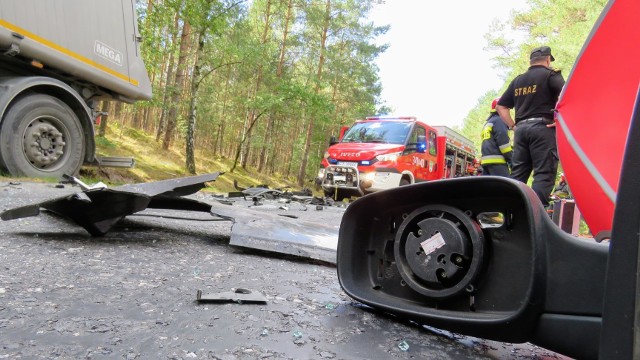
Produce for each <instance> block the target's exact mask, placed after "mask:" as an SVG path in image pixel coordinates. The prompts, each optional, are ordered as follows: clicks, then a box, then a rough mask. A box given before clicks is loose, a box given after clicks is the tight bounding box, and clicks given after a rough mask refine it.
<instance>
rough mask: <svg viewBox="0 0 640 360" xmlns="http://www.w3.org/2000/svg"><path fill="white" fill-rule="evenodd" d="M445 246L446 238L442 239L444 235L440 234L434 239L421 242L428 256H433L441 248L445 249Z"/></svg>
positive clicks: (434, 236)
mask: <svg viewBox="0 0 640 360" xmlns="http://www.w3.org/2000/svg"><path fill="white" fill-rule="evenodd" d="M444 244H445V242H444V238H443V237H442V235H441V234H440V233H436V234H435V235H433V236H432V237H430V238H428V239H427V240H425V241H423V242H421V243H420V246H422V250H424V253H425V254H426V255H431V253H433V252H434V251H436V250H438V249H440V248H441V247H443V246H444Z"/></svg>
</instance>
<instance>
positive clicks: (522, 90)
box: [498, 65, 564, 206]
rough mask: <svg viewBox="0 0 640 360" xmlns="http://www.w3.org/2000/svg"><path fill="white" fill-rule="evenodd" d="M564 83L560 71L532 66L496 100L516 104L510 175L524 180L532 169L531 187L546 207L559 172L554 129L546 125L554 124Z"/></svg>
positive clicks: (500, 102) (505, 104)
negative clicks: (554, 110) (554, 113)
mask: <svg viewBox="0 0 640 360" xmlns="http://www.w3.org/2000/svg"><path fill="white" fill-rule="evenodd" d="M563 86H564V78H563V77H562V75H561V74H560V71H556V70H553V69H550V68H548V67H546V66H543V65H534V66H531V67H529V70H527V72H525V73H524V74H521V75H519V76H518V77H516V78H515V79H513V81H511V83H510V84H509V87H508V88H507V90H505V92H504V94H502V96H501V97H500V101H499V102H498V104H499V105H501V106H505V107H507V108H514V107H515V123H516V131H515V138H514V147H513V166H512V168H511V177H512V178H513V179H515V180H518V181H521V182H524V183H526V182H527V180H528V179H529V176H530V175H531V171H532V170H533V184H532V185H531V187H532V188H533V190H534V191H535V192H536V194H537V195H538V197H539V198H540V201H541V202H542V204H543V205H545V206H547V205H548V204H549V195H550V194H551V190H552V189H553V185H554V184H555V178H556V173H557V171H558V150H557V144H556V129H555V127H547V125H548V124H552V123H553V118H554V116H553V109H554V108H555V106H556V103H557V102H558V96H559V95H560V92H561V91H562V87H563Z"/></svg>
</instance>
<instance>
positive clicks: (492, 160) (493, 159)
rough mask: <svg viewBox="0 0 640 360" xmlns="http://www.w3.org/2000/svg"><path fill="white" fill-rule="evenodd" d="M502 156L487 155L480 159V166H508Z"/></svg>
mask: <svg viewBox="0 0 640 360" xmlns="http://www.w3.org/2000/svg"><path fill="white" fill-rule="evenodd" d="M506 163H507V161H506V160H505V159H504V157H503V156H502V155H487V156H483V157H481V158H480V165H491V164H506Z"/></svg>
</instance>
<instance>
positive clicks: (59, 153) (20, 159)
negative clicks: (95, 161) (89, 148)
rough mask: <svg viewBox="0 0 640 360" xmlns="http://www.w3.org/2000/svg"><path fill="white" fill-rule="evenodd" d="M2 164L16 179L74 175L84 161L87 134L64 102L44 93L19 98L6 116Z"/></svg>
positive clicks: (0, 143) (1, 138)
mask: <svg viewBox="0 0 640 360" xmlns="http://www.w3.org/2000/svg"><path fill="white" fill-rule="evenodd" d="M1 126H2V131H1V134H0V165H1V166H2V167H3V168H5V169H6V170H7V171H8V172H9V173H10V174H11V175H13V176H28V177H50V178H61V177H62V175H63V174H69V175H73V174H75V173H76V172H77V171H78V170H79V169H80V166H81V165H82V161H83V158H84V132H83V131H82V125H81V124H80V120H79V119H78V117H77V116H76V114H75V113H74V112H73V110H71V108H69V106H67V104H65V103H64V102H63V101H61V100H59V99H57V98H54V97H52V96H49V95H44V94H30V95H27V96H24V97H22V98H21V99H18V100H17V101H16V102H15V103H13V104H12V105H11V107H10V108H9V109H8V110H7V112H6V113H5V117H4V120H3V121H2V124H1Z"/></svg>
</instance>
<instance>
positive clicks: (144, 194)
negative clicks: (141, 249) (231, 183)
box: [0, 173, 221, 236]
mask: <svg viewBox="0 0 640 360" xmlns="http://www.w3.org/2000/svg"><path fill="white" fill-rule="evenodd" d="M220 174H221V173H212V174H206V175H199V176H191V177H184V178H179V179H171V180H162V181H156V182H151V183H140V184H132V185H123V186H118V187H115V188H113V189H109V188H106V186H104V185H103V184H102V185H100V186H95V187H89V186H87V185H85V184H81V186H82V187H83V188H84V189H85V190H84V191H83V192H80V193H75V194H72V195H68V196H65V197H60V198H55V199H51V200H47V201H43V202H40V203H37V204H33V205H27V206H23V207H19V208H15V209H10V210H7V211H5V212H3V213H2V214H0V218H1V219H2V220H14V219H19V218H24V217H29V216H37V215H39V214H40V209H45V210H49V211H51V212H54V213H56V214H59V215H61V216H63V217H65V218H68V219H70V220H72V221H74V222H75V223H76V224H78V225H79V226H81V227H83V228H84V229H85V230H87V231H88V232H89V233H90V234H91V235H93V236H101V235H104V234H106V233H107V232H108V231H109V230H110V229H111V228H112V227H113V226H114V225H115V224H116V223H117V222H118V221H120V220H122V219H123V218H124V217H125V216H127V215H131V214H134V213H137V212H139V211H142V210H144V209H146V208H155V209H174V210H190V211H201V212H209V210H210V209H211V206H210V205H207V204H205V203H201V202H198V201H195V200H191V199H186V198H182V197H181V196H184V195H190V194H193V193H195V192H197V191H199V190H200V189H202V188H204V187H205V183H206V182H209V181H215V179H216V178H217V177H218V176H219V175H220ZM67 178H68V179H69V180H71V181H75V182H79V180H77V179H75V178H73V177H67Z"/></svg>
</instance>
